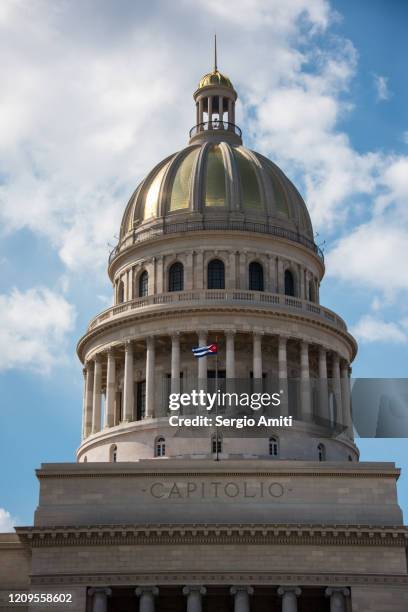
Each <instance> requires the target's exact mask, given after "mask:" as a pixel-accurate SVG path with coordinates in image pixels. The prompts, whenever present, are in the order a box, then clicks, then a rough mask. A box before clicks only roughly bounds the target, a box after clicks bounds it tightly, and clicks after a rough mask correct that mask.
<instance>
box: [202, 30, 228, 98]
mask: <svg viewBox="0 0 408 612" xmlns="http://www.w3.org/2000/svg"><path fill="white" fill-rule="evenodd" d="M217 63H218V62H217V34H214V69H213V71H212V72H209V73H208V74H205V75H204V76H203V77H202V79H201V80H200V83H199V84H198V89H201V87H208V85H222V86H223V87H229V88H230V89H234V87H233V85H232V83H231V81H230V80H229V78H228V77H227V76H225V74H222V72H220V71H219V70H218V66H217Z"/></svg>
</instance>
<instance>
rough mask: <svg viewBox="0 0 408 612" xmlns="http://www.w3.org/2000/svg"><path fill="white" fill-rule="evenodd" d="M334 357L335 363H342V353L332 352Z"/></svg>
mask: <svg viewBox="0 0 408 612" xmlns="http://www.w3.org/2000/svg"><path fill="white" fill-rule="evenodd" d="M332 357H333V362H334V363H340V355H339V354H338V353H336V351H333V352H332Z"/></svg>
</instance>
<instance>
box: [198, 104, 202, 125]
mask: <svg viewBox="0 0 408 612" xmlns="http://www.w3.org/2000/svg"><path fill="white" fill-rule="evenodd" d="M198 123H203V98H200V99H199V101H198ZM202 129H203V128H202V126H201V128H200V130H202Z"/></svg>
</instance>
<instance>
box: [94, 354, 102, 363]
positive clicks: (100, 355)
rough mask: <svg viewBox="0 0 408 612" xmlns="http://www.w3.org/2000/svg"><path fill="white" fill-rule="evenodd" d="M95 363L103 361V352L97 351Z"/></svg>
mask: <svg viewBox="0 0 408 612" xmlns="http://www.w3.org/2000/svg"><path fill="white" fill-rule="evenodd" d="M93 361H94V363H101V361H102V353H96V355H94V357H93Z"/></svg>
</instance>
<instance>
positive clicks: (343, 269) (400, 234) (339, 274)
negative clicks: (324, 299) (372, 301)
mask: <svg viewBox="0 0 408 612" xmlns="http://www.w3.org/2000/svg"><path fill="white" fill-rule="evenodd" d="M407 261H408V240H407V231H406V228H404V227H403V226H401V225H390V224H387V222H386V221H385V220H384V219H383V218H381V217H378V218H375V219H374V220H372V221H370V222H368V223H367V224H363V225H361V226H359V227H357V229H356V230H354V231H353V232H351V233H350V234H348V235H346V236H345V237H343V238H342V239H341V240H339V242H338V243H337V244H336V246H335V247H334V248H333V249H332V250H331V251H330V252H329V253H328V255H327V257H326V264H327V273H328V275H329V276H335V277H336V278H339V279H341V280H343V281H345V282H347V283H350V284H354V285H358V286H360V287H365V288H370V289H373V290H376V291H381V293H382V294H384V293H385V294H387V293H390V292H391V293H393V292H398V291H400V290H408V266H407V265H406V262H407ZM378 305H379V304H378V301H377V308H378Z"/></svg>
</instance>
